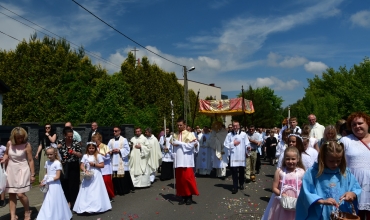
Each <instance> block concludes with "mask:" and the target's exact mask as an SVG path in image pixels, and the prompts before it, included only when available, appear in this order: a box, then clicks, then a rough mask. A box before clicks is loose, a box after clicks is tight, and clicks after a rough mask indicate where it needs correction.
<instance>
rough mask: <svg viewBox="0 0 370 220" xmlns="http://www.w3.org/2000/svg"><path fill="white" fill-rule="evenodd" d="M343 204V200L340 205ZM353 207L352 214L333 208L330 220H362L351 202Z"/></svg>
mask: <svg viewBox="0 0 370 220" xmlns="http://www.w3.org/2000/svg"><path fill="white" fill-rule="evenodd" d="M342 202H343V199H342V200H340V201H339V205H340V204H341V203H342ZM349 203H350V204H351V206H352V213H348V212H342V211H340V210H339V206H338V208H336V207H334V206H333V211H332V212H331V213H330V220H349V219H352V220H360V217H359V216H358V215H357V214H356V210H355V206H354V205H353V203H352V202H349Z"/></svg>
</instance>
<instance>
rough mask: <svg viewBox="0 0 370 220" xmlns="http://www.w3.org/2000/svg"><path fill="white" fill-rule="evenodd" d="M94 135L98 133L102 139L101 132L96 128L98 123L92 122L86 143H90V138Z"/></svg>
mask: <svg viewBox="0 0 370 220" xmlns="http://www.w3.org/2000/svg"><path fill="white" fill-rule="evenodd" d="M95 133H99V134H100V135H101V136H102V137H104V135H103V131H102V130H101V129H100V128H99V127H98V123H97V122H95V121H94V122H93V123H91V131H90V133H89V136H88V137H87V142H90V141H91V138H92V136H93V135H94V134H95Z"/></svg>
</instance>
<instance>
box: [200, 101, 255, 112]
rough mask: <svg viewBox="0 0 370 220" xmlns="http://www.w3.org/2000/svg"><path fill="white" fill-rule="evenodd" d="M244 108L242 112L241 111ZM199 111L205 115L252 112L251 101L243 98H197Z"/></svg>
mask: <svg viewBox="0 0 370 220" xmlns="http://www.w3.org/2000/svg"><path fill="white" fill-rule="evenodd" d="M243 110H244V112H243ZM199 112H200V113H202V114H206V115H212V116H213V115H215V114H217V115H242V114H243V113H246V114H252V113H253V112H254V107H253V103H252V101H250V100H247V99H244V108H243V98H235V99H219V100H202V99H200V100H199Z"/></svg>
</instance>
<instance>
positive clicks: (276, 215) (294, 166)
mask: <svg viewBox="0 0 370 220" xmlns="http://www.w3.org/2000/svg"><path fill="white" fill-rule="evenodd" d="M304 172H305V171H304V168H303V164H302V160H301V156H300V153H299V151H298V149H297V148H295V147H288V148H287V149H285V151H284V163H283V165H282V167H281V168H278V169H277V170H276V172H275V176H274V182H273V183H272V192H273V194H272V196H271V198H270V202H269V204H268V205H267V208H266V210H265V213H264V216H263V217H262V219H269V220H270V219H277V220H279V219H281V220H290V219H291V220H294V217H295V211H292V210H285V209H284V208H283V207H282V206H281V204H280V199H279V197H277V196H281V197H283V196H290V197H294V198H297V197H298V194H299V191H300V188H301V185H302V177H303V175H304Z"/></svg>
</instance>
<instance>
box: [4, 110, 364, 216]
mask: <svg viewBox="0 0 370 220" xmlns="http://www.w3.org/2000/svg"><path fill="white" fill-rule="evenodd" d="M308 122H309V123H308V124H307V125H304V126H303V127H302V128H300V127H299V126H298V120H297V118H294V117H292V118H289V119H288V121H287V124H286V125H285V126H283V127H282V128H281V129H280V128H271V129H264V128H256V127H255V126H253V125H250V126H248V127H244V128H243V127H241V126H240V123H239V122H238V121H233V122H232V124H230V125H229V126H228V127H227V128H226V127H225V126H224V125H223V124H222V123H221V122H215V123H213V124H212V127H211V128H210V127H207V126H204V127H203V128H202V129H201V128H200V127H199V126H197V127H196V128H194V129H192V128H191V127H190V126H187V125H186V123H185V121H184V120H183V119H181V118H180V119H179V120H177V123H176V125H177V132H171V130H170V129H169V128H166V129H165V130H164V131H162V132H161V134H160V135H159V136H158V137H155V136H154V135H153V132H152V129H150V128H146V129H145V130H144V134H143V131H142V129H141V128H139V127H136V128H135V136H134V137H133V138H131V139H130V140H127V139H126V138H125V137H123V136H122V135H121V129H120V127H118V126H116V127H114V128H113V133H114V137H113V138H112V139H111V140H109V142H108V143H107V144H104V143H103V142H102V140H103V135H104V134H103V132H102V131H101V130H100V129H99V128H98V125H97V123H96V122H93V123H92V125H91V126H92V130H91V132H90V134H89V142H88V143H87V144H86V151H85V152H84V154H83V152H82V149H81V137H80V135H79V134H78V133H77V132H76V131H74V130H73V127H72V124H71V123H70V122H68V123H66V124H65V128H64V130H63V138H59V139H58V138H57V137H56V134H54V133H53V132H52V129H51V125H50V124H46V125H45V135H44V136H42V137H41V138H40V145H39V147H38V150H37V154H36V155H35V156H34V157H33V155H32V149H31V146H30V144H29V143H27V132H26V131H25V130H24V129H23V128H21V127H16V128H14V129H13V130H12V132H11V136H10V138H9V141H8V143H7V146H6V148H4V147H3V148H1V147H0V153H2V154H3V155H0V158H1V164H2V166H4V165H6V166H7V169H6V172H7V175H8V179H7V187H6V193H8V194H9V209H10V215H11V218H12V219H17V216H16V215H15V210H16V203H17V197H18V199H19V200H20V202H21V203H22V205H23V207H24V210H25V219H30V215H31V211H30V209H29V201H28V197H27V196H26V194H25V193H26V192H27V191H29V190H30V186H31V184H32V183H33V182H34V181H35V175H36V172H35V169H34V161H33V158H35V159H37V160H40V171H39V182H40V183H39V184H40V187H41V189H42V191H43V192H45V193H46V195H45V198H44V202H43V205H42V207H41V209H40V211H39V214H38V216H39V219H58V218H59V219H70V218H72V211H74V212H76V213H78V214H80V213H99V212H105V211H107V210H110V209H112V206H111V202H112V201H114V197H115V196H117V195H124V194H127V193H134V192H135V188H142V187H150V186H151V184H153V183H154V182H155V177H156V172H160V175H159V179H160V180H162V181H165V180H170V179H173V178H174V177H176V178H175V180H176V181H175V188H176V195H177V196H179V197H181V198H182V199H181V201H180V202H179V205H183V204H186V205H191V204H194V203H195V202H194V201H193V197H192V196H193V195H199V191H198V189H197V184H196V181H195V176H196V175H201V176H207V175H211V172H212V171H213V170H215V171H216V175H217V177H219V178H221V179H225V177H226V169H227V168H228V169H229V170H230V171H231V176H232V185H233V188H232V194H236V193H238V190H245V187H244V184H247V183H249V182H255V181H256V175H258V174H259V172H260V170H261V161H262V160H266V161H267V162H268V163H269V164H270V165H272V166H275V165H276V167H277V170H276V172H275V174H274V180H273V184H272V196H271V198H270V201H269V204H268V206H267V208H266V210H265V213H264V215H263V217H262V219H284V220H289V219H329V217H330V215H331V214H332V212H333V208H334V209H337V210H341V211H343V212H349V213H352V204H353V205H354V207H355V208H356V211H357V214H358V215H359V216H360V218H361V219H368V220H370V163H367V162H366V161H367V160H366V159H367V158H369V156H370V145H369V144H370V135H369V131H368V128H369V125H370V117H369V116H368V115H367V114H365V113H361V112H356V113H353V114H351V115H350V116H349V117H348V119H347V120H339V121H338V123H337V124H336V125H328V126H326V127H324V126H323V125H320V124H319V123H318V122H317V121H316V116H315V115H313V114H311V115H309V116H308ZM80 176H82V177H83V178H82V182H80ZM92 190H94V191H96V190H99V191H100V193H98V194H97V193H94V195H96V198H94V199H87V198H89V195H91V192H92ZM55 198H63V199H60V201H58V202H57V203H56V202H55ZM1 199H2V201H0V205H3V204H4V203H5V200H4V197H3V195H2V197H1ZM3 200H4V202H3ZM343 201H344V202H343ZM293 203H294V205H292V204H293ZM295 204H296V205H295ZM55 213H58V215H55Z"/></svg>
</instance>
